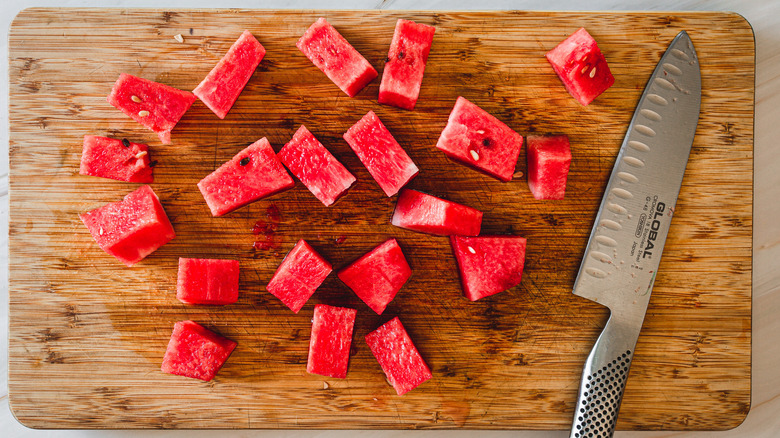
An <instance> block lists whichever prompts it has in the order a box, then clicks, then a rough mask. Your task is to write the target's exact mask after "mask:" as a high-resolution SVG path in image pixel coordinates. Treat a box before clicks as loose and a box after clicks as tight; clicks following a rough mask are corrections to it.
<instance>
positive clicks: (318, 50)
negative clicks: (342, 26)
mask: <svg viewBox="0 0 780 438" xmlns="http://www.w3.org/2000/svg"><path fill="white" fill-rule="evenodd" d="M295 45H296V47H298V49H300V51H301V52H303V54H304V55H306V57H307V58H309V60H310V61H311V62H313V63H314V65H316V66H317V68H319V69H320V70H322V72H323V73H325V75H326V76H327V77H328V78H330V80H331V81H333V83H335V84H336V85H338V87H339V88H341V90H342V91H344V92H345V93H347V95H348V96H349V97H354V96H355V95H356V94H358V93H359V92H360V90H362V89H363V87H365V86H366V85H368V83H369V82H371V81H373V80H374V78H376V77H377V75H378V73H377V72H376V70H374V67H372V66H371V64H370V63H369V62H368V61H367V60H366V58H364V57H363V55H361V54H360V53H358V51H357V50H355V48H354V47H352V45H350V44H349V43H348V42H347V40H346V39H345V38H344V37H343V36H341V34H340V33H339V32H338V31H337V30H336V29H335V28H334V27H333V26H331V24H330V23H328V21H327V20H325V18H319V19H318V20H317V21H315V22H314V24H312V25H311V26H310V27H309V28H308V29H307V30H306V32H305V33H304V34H303V36H302V37H301V38H300V39H299V40H298V42H297V43H296V44H295Z"/></svg>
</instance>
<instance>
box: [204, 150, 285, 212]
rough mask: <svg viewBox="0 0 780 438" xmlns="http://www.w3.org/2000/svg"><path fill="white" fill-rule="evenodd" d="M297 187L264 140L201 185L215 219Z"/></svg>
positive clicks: (207, 177) (228, 163) (236, 157)
mask: <svg viewBox="0 0 780 438" xmlns="http://www.w3.org/2000/svg"><path fill="white" fill-rule="evenodd" d="M294 185H295V182H294V181H293V180H292V178H290V175H289V174H288V173H287V171H286V170H284V166H282V163H281V161H279V158H277V157H276V154H275V153H274V150H273V148H272V147H271V144H270V143H268V140H267V139H266V138H265V137H263V138H261V139H260V140H257V141H256V142H254V143H252V144H251V145H249V146H248V147H247V148H246V149H244V150H242V151H241V152H239V153H238V154H236V156H234V157H233V158H232V159H231V160H230V161H228V162H227V163H225V164H223V165H222V166H220V167H219V169H217V170H215V171H214V172H212V173H211V174H209V175H208V176H206V177H205V178H203V179H202V180H200V182H199V183H198V188H199V189H200V192H201V193H202V194H203V198H205V199H206V203H207V204H208V206H209V209H211V214H212V215H213V216H222V215H223V214H226V213H230V212H231V211H233V210H235V209H237V208H240V207H243V206H245V205H247V204H249V203H251V202H255V201H257V200H258V199H261V198H265V197H266V196H271V195H273V194H275V193H278V192H281V191H284V190H287V189H289V188H291V187H292V186H294Z"/></svg>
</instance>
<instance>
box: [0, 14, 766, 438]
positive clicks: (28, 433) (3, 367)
mask: <svg viewBox="0 0 780 438" xmlns="http://www.w3.org/2000/svg"><path fill="white" fill-rule="evenodd" d="M32 6H58V7H84V6H100V7H109V6H110V7H156V8H159V7H166V8H185V7H189V8H208V7H220V8H226V7H230V8H232V7H237V8H295V9H298V8H320V9H328V8H331V9H334V8H336V9H374V8H385V9H427V10H431V9H447V10H459V9H482V10H485V9H524V10H583V9H587V10H724V11H735V12H738V13H740V14H742V15H743V16H744V17H745V18H747V20H748V21H749V22H750V23H751V25H752V26H753V30H754V32H755V36H756V53H757V55H756V63H757V67H756V124H755V149H754V160H755V164H754V177H755V181H754V188H755V191H754V200H755V204H754V232H753V239H754V240H753V241H754V246H753V255H754V259H753V268H754V271H753V379H752V385H753V390H752V406H751V409H750V413H749V414H748V416H747V419H746V420H745V422H744V423H743V424H742V425H740V426H739V427H737V428H736V429H733V430H730V431H725V432H618V433H616V436H618V437H647V438H649V437H672V436H673V437H679V438H693V437H722V438H725V437H777V436H780V368H778V366H777V365H778V364H780V342H778V338H780V335H778V333H780V317H778V313H780V269H775V267H776V266H777V260H780V221H778V220H777V219H776V218H777V217H778V216H780V202H778V201H777V200H778V199H780V147H777V146H775V144H776V143H777V141H778V140H777V139H778V138H780V1H778V0H749V1H744V0H743V1H737V0H718V1H703V0H677V1H674V0H671V1H670V0H639V1H629V0H592V1H590V2H583V1H574V0H514V1H510V0H486V1H481V2H479V3H475V2H470V1H469V2H467V1H464V0H448V1H441V0H341V1H333V0H322V1H319V2H318V1H314V0H298V1H295V0H270V1H259V2H258V1H249V0H227V1H223V2H213V1H206V0H168V1H164V2H160V1H158V0H57V1H52V0H45V1H41V0H16V1H11V0H3V1H0V31H1V32H2V34H3V35H4V38H3V42H2V45H1V46H0V49H1V51H0V71H1V72H2V75H3V76H2V82H3V83H4V84H5V85H4V86H3V91H2V93H1V94H0V123H2V125H0V157H2V159H0V266H1V267H0V303H2V304H0V437H5V438H42V437H58V438H75V437H100V438H109V437H111V438H114V437H117V438H118V437H122V438H124V437H137V436H145V437H150V436H154V437H161V438H180V437H182V438H183V437H187V438H200V437H211V436H214V435H215V434H216V433H219V434H220V435H224V436H226V437H229V438H238V437H249V436H252V437H308V438H314V437H318V438H319V437H323V438H324V437H328V438H330V437H344V438H352V437H358V436H360V437H383V438H389V437H411V436H418V437H419V436H425V437H426V438H435V437H445V436H446V437H470V436H474V435H477V434H479V435H480V436H481V437H482V438H499V437H501V438H503V437H509V436H512V437H519V438H531V437H534V438H536V437H562V436H567V433H568V432H564V431H557V432H555V431H553V432H540V431H522V432H501V431H482V432H477V431H337V430H333V431H303V430H298V431H268V430H258V431H220V432H215V431H78V430H75V431H61V430H58V431H43V430H31V429H27V428H25V427H24V426H22V425H21V424H19V423H18V422H17V421H16V420H15V419H14V417H13V415H12V413H11V411H10V409H9V406H8V333H7V331H8V305H7V303H8V287H7V285H8V38H7V35H8V29H9V27H10V24H11V21H12V20H13V17H14V16H15V15H16V13H17V12H19V11H20V10H22V9H24V8H27V7H32Z"/></svg>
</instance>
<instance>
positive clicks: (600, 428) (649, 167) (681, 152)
mask: <svg viewBox="0 0 780 438" xmlns="http://www.w3.org/2000/svg"><path fill="white" fill-rule="evenodd" d="M700 105H701V73H700V70H699V60H698V57H697V55H696V50H695V49H694V47H693V43H692V42H691V39H690V37H689V36H688V34H687V33H686V32H684V31H683V32H680V33H679V34H678V35H677V36H676V37H675V38H674V40H673V41H672V43H671V44H670V45H669V48H668V49H667V51H666V53H665V54H664V55H663V57H661V60H660V61H659V62H658V65H657V66H656V68H655V71H654V72H653V74H652V76H651V77H650V80H649V81H648V83H647V86H646V87H645V91H644V93H643V94H642V97H641V98H640V100H639V103H638V104H637V108H636V110H635V111H634V117H633V118H632V119H631V124H630V125H629V127H628V131H627V133H626V137H625V139H624V140H623V145H622V146H621V148H620V152H619V153H618V156H617V159H616V161H615V165H614V167H613V169H612V175H611V176H610V179H609V182H608V183H607V187H606V189H605V191H604V196H603V197H602V200H601V206H600V207H599V212H598V215H597V216H596V221H595V223H594V225H593V229H592V231H591V234H590V240H589V241H588V246H587V248H586V250H585V254H584V256H583V258H582V263H581V265H580V271H579V274H578V275H577V279H576V281H575V284H574V293H575V294H576V295H579V296H582V297H585V298H588V299H591V300H593V301H596V302H598V303H601V304H603V305H605V306H607V307H608V308H609V310H610V317H609V320H608V321H607V325H606V326H605V327H604V330H603V332H602V333H601V335H600V336H599V338H598V340H597V341H596V344H595V345H594V347H593V349H592V350H591V353H590V355H589V356H588V359H587V361H586V363H585V366H584V368H583V373H582V380H581V383H580V391H579V399H578V402H577V405H576V408H575V412H574V422H573V426H572V429H571V435H570V436H571V437H572V438H583V437H610V436H612V434H613V432H614V428H615V422H616V421H617V413H618V411H619V409H620V402H621V400H622V397H623V389H624V387H625V382H626V378H627V376H628V370H629V366H630V364H631V359H632V357H633V350H634V347H635V346H636V341H637V338H638V336H639V331H640V329H641V327H642V322H643V320H644V317H645V312H646V310H647V304H648V302H649V301H650V293H651V292H652V288H653V282H654V281H655V276H656V273H657V270H658V265H659V263H660V261H661V252H662V250H663V247H664V243H665V241H666V237H667V234H668V232H669V225H670V224H671V221H672V216H673V215H674V211H675V207H676V203H677V195H678V194H679V191H680V186H681V184H682V179H683V174H684V173H685V167H686V165H687V162H688V155H689V154H690V150H691V145H692V143H693V138H694V135H695V133H696V125H697V122H698V118H699V108H700Z"/></svg>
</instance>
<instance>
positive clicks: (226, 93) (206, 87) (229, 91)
mask: <svg viewBox="0 0 780 438" xmlns="http://www.w3.org/2000/svg"><path fill="white" fill-rule="evenodd" d="M263 56H265V48H264V47H263V45H262V44H260V42H259V41H257V39H256V38H255V37H254V36H252V33H251V32H249V31H248V30H245V31H244V33H242V34H241V36H240V37H239V38H238V40H237V41H236V42H235V43H233V45H232V46H230V49H228V51H227V53H226V54H225V56H224V57H222V59H220V60H219V62H218V63H217V65H216V66H215V67H214V68H213V69H212V70H211V72H209V74H208V75H207V76H206V78H205V79H203V82H201V83H200V84H199V85H198V86H197V87H195V89H194V90H192V93H193V94H195V95H196V96H198V99H200V100H201V101H202V102H203V103H205V104H206V106H207V107H209V108H210V109H211V111H214V114H216V115H217V117H219V118H220V119H224V118H225V116H226V115H227V113H228V111H230V108H232V107H233V104H234V103H235V102H236V99H238V95H239V94H241V91H242V90H243V89H244V87H245V86H246V84H247V82H249V78H251V77H252V74H253V73H254V72H255V69H256V68H257V66H258V64H260V61H262V60H263Z"/></svg>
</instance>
